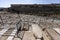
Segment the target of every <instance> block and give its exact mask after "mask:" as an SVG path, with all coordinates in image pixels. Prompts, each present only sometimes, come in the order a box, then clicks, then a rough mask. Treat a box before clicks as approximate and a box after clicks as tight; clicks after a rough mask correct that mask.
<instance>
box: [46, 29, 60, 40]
mask: <svg viewBox="0 0 60 40" xmlns="http://www.w3.org/2000/svg"><path fill="white" fill-rule="evenodd" d="M47 32H48V33H49V35H50V36H51V38H52V39H53V40H60V35H59V34H58V33H57V32H56V31H54V30H53V29H47Z"/></svg>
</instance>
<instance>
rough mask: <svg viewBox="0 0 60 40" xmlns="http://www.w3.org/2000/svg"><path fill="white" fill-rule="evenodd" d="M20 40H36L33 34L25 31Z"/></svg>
mask: <svg viewBox="0 0 60 40" xmlns="http://www.w3.org/2000/svg"><path fill="white" fill-rule="evenodd" d="M22 40H36V39H35V37H34V36H33V33H32V32H31V31H25V34H24V36H23V39H22Z"/></svg>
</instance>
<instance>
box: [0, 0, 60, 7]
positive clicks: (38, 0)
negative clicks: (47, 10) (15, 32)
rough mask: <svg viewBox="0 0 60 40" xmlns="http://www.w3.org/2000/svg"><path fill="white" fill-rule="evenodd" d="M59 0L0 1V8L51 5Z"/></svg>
mask: <svg viewBox="0 0 60 40" xmlns="http://www.w3.org/2000/svg"><path fill="white" fill-rule="evenodd" d="M51 3H60V0H0V7H10V5H11V4H51Z"/></svg>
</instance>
